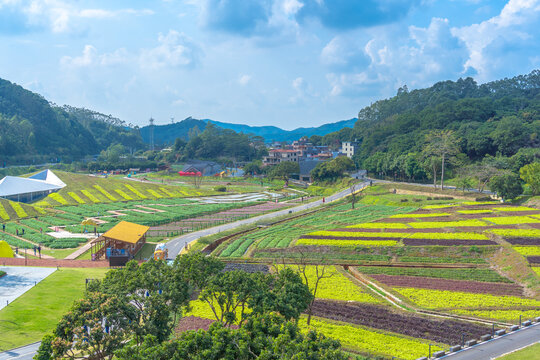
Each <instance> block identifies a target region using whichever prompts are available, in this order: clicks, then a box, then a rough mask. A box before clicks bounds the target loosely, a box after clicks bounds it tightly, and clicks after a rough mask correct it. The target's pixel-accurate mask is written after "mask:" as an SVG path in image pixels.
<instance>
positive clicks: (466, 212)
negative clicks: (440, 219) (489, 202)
mask: <svg viewBox="0 0 540 360" xmlns="http://www.w3.org/2000/svg"><path fill="white" fill-rule="evenodd" d="M456 212H458V213H460V214H465V215H473V214H489V213H492V212H493V210H489V209H484V210H458V211H456Z"/></svg>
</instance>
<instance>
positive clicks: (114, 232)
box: [91, 221, 150, 264]
mask: <svg viewBox="0 0 540 360" xmlns="http://www.w3.org/2000/svg"><path fill="white" fill-rule="evenodd" d="M149 229H150V227H148V226H144V225H139V224H134V223H130V222H127V221H121V222H119V223H118V224H116V225H115V226H114V227H113V228H111V229H110V230H109V231H107V232H106V233H104V234H103V235H101V236H100V237H99V238H97V239H95V240H93V241H92V242H91V244H92V247H91V249H92V260H99V259H101V258H103V257H106V258H107V259H109V262H111V264H112V261H111V259H112V258H115V257H119V258H120V257H121V258H126V259H127V260H129V259H132V258H133V257H134V256H135V254H136V253H137V252H138V251H139V250H140V249H141V248H142V247H143V245H144V243H145V242H146V232H147V231H148V230H149Z"/></svg>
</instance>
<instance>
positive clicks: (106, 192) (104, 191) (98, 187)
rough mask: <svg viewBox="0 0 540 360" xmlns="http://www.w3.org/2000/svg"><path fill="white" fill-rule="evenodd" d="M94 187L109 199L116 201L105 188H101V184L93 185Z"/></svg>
mask: <svg viewBox="0 0 540 360" xmlns="http://www.w3.org/2000/svg"><path fill="white" fill-rule="evenodd" d="M94 188H96V189H97V191H99V192H100V193H102V194H103V195H105V197H106V198H107V199H109V200H111V201H118V200H116V198H115V197H114V196H112V195H111V194H110V193H109V192H108V191H107V190H105V189H104V188H102V187H101V186H99V185H94Z"/></svg>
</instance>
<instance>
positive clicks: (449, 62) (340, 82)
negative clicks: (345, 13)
mask: <svg viewBox="0 0 540 360" xmlns="http://www.w3.org/2000/svg"><path fill="white" fill-rule="evenodd" d="M370 33H371V37H370V38H369V39H355V38H354V35H349V36H347V37H344V36H343V35H341V36H338V37H335V38H334V39H332V40H331V41H330V42H329V43H328V44H327V45H326V47H325V48H324V49H323V51H322V52H321V61H322V62H323V63H324V64H326V65H328V66H329V67H330V68H331V69H332V70H333V71H332V72H330V73H329V74H328V76H327V80H328V81H329V83H330V88H331V90H330V94H331V95H332V96H338V95H343V96H351V97H356V96H359V95H364V96H366V95H370V96H374V97H375V96H379V97H380V96H389V95H391V93H393V92H394V91H395V90H396V89H397V88H399V87H400V86H402V85H404V84H407V85H408V86H409V87H413V88H416V87H423V86H430V85H431V84H432V83H433V82H435V81H438V80H440V79H446V78H453V77H455V76H456V75H457V76H459V74H461V71H462V65H463V63H464V62H465V61H466V59H467V50H466V49H465V48H464V46H463V45H462V44H460V42H459V41H458V39H457V38H455V37H454V36H453V35H452V33H451V31H450V25H449V21H448V20H447V19H440V18H433V19H432V20H431V23H430V24H429V26H428V27H426V28H422V27H416V26H409V27H406V28H404V27H402V26H396V27H389V28H386V29H382V28H381V29H377V31H371V32H370Z"/></svg>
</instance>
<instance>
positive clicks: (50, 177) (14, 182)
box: [0, 170, 66, 197]
mask: <svg viewBox="0 0 540 360" xmlns="http://www.w3.org/2000/svg"><path fill="white" fill-rule="evenodd" d="M36 177H37V178H36ZM65 186H66V184H65V183H64V182H63V181H62V180H60V179H59V178H58V176H56V175H55V174H54V173H53V172H52V171H50V170H44V171H42V172H40V173H37V174H35V175H33V176H31V177H29V178H23V177H18V176H6V177H5V178H3V179H2V180H0V196H1V197H4V196H13V195H18V194H27V193H33V192H42V191H56V190H60V189H62V188H63V187H65Z"/></svg>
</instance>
